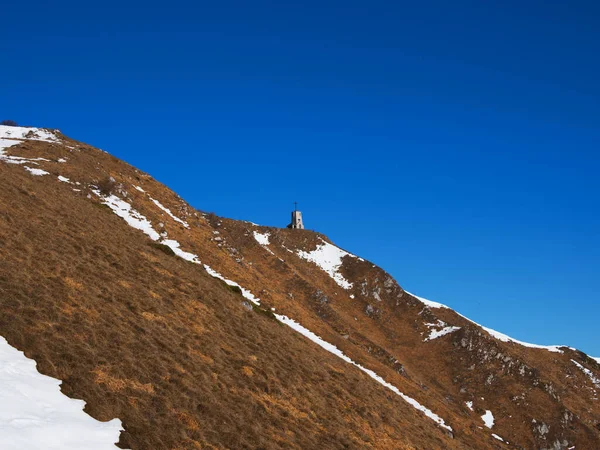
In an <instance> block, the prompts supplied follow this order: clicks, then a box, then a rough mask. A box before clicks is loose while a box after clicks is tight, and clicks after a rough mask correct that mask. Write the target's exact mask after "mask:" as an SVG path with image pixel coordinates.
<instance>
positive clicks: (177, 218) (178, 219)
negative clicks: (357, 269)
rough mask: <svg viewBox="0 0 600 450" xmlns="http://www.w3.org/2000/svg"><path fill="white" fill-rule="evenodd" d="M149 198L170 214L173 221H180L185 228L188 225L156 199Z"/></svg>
mask: <svg viewBox="0 0 600 450" xmlns="http://www.w3.org/2000/svg"><path fill="white" fill-rule="evenodd" d="M142 192H143V191H142ZM150 200H152V202H153V203H154V204H155V205H156V206H158V207H159V208H160V209H162V210H163V211H164V212H166V213H167V214H168V215H169V216H171V219H173V220H174V221H175V222H178V223H180V224H181V225H183V226H184V227H186V228H189V227H190V226H189V225H188V223H187V222H186V221H184V220H181V219H180V218H179V217H177V216H175V215H174V214H173V213H172V212H171V210H170V209H169V208H166V207H164V206H163V205H162V204H161V203H160V202H159V201H158V200H154V199H153V198H152V197H150Z"/></svg>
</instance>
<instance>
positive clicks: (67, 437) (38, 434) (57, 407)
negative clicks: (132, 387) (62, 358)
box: [0, 337, 123, 450]
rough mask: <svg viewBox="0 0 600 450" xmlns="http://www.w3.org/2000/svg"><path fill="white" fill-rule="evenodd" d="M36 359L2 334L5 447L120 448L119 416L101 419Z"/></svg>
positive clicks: (0, 396) (0, 410)
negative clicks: (63, 388)
mask: <svg viewBox="0 0 600 450" xmlns="http://www.w3.org/2000/svg"><path fill="white" fill-rule="evenodd" d="M60 384H61V381H60V380H57V379H55V378H51V377H48V376H46V375H42V374H40V373H39V372H38V371H37V369H36V363H35V361H33V360H31V359H28V358H27V357H26V356H25V355H24V354H23V352H20V351H18V350H17V349H15V348H13V347H11V346H10V345H9V344H8V343H7V342H6V339H4V338H3V337H0V436H1V444H0V446H1V447H2V449H3V450H24V449H28V450H36V449H45V450H80V449H86V450H109V449H110V450H116V449H117V447H116V446H115V445H114V444H115V443H116V442H118V440H119V435H120V433H121V430H122V429H123V428H122V426H121V421H120V420H119V419H113V420H111V421H109V422H99V421H97V420H95V419H94V418H92V417H91V416H89V415H88V414H86V413H85V412H84V411H83V407H84V405H85V402H84V401H83V400H75V399H71V398H69V397H67V396H66V395H64V394H63V393H62V392H61V391H60V387H59V386H60Z"/></svg>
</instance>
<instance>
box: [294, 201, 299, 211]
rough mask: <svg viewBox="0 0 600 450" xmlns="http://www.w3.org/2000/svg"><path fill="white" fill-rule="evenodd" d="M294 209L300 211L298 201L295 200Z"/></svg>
mask: <svg viewBox="0 0 600 450" xmlns="http://www.w3.org/2000/svg"><path fill="white" fill-rule="evenodd" d="M294 211H298V202H294Z"/></svg>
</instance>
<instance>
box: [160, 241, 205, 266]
mask: <svg viewBox="0 0 600 450" xmlns="http://www.w3.org/2000/svg"><path fill="white" fill-rule="evenodd" d="M161 244H164V245H166V246H167V247H169V248H170V249H171V250H173V252H174V253H175V254H176V255H177V256H179V257H180V258H183V259H185V260H186V261H189V262H193V263H196V264H200V260H199V259H198V256H197V255H194V254H193V253H188V252H184V251H183V250H181V249H180V248H179V242H177V241H176V240H174V239H165V240H163V241H161Z"/></svg>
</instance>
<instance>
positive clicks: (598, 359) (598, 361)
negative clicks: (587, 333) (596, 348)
mask: <svg viewBox="0 0 600 450" xmlns="http://www.w3.org/2000/svg"><path fill="white" fill-rule="evenodd" d="M590 358H592V359H593V360H594V361H596V362H597V363H598V364H600V358H596V357H594V356H590Z"/></svg>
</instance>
